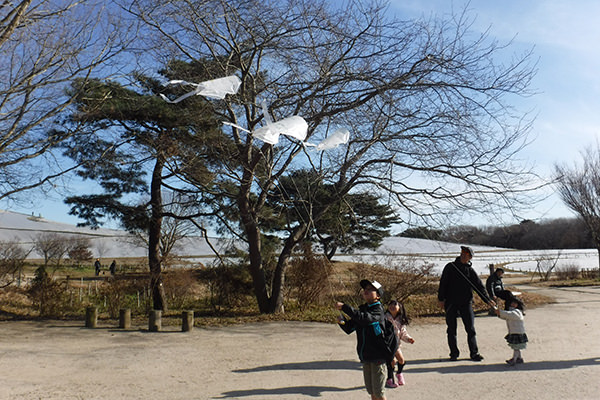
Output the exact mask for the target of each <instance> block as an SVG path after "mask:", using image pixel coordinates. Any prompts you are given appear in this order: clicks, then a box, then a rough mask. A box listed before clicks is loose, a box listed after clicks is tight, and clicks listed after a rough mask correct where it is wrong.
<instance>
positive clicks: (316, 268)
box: [286, 244, 333, 311]
mask: <svg viewBox="0 0 600 400" xmlns="http://www.w3.org/2000/svg"><path fill="white" fill-rule="evenodd" d="M331 274H332V268H331V263H330V262H329V261H328V260H327V258H326V257H324V256H315V255H314V253H313V252H312V249H311V247H310V244H307V245H304V246H303V248H302V256H301V257H298V258H295V259H293V260H292V261H291V263H290V266H289V267H288V270H287V275H286V283H287V292H288V296H286V297H288V301H290V300H292V298H293V299H295V300H296V302H297V303H298V307H299V308H300V310H302V311H303V310H305V309H306V308H307V307H308V306H310V305H322V304H323V303H324V301H325V300H328V301H331V296H332V294H333V290H332V287H331V284H330V277H331ZM327 288H329V290H327Z"/></svg>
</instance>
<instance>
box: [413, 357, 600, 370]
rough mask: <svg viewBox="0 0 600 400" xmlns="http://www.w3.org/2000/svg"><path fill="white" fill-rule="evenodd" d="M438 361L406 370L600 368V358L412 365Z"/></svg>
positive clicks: (421, 361) (414, 361) (418, 362)
mask: <svg viewBox="0 0 600 400" xmlns="http://www.w3.org/2000/svg"><path fill="white" fill-rule="evenodd" d="M439 362H444V361H440V360H439V359H433V360H411V361H410V363H409V366H408V367H407V369H409V370H410V372H411V373H427V372H432V371H434V372H438V373H440V374H455V373H482V372H483V373H485V372H502V371H506V370H511V369H518V370H520V371H541V370H558V369H570V368H575V367H582V366H600V357H591V358H584V359H580V360H558V361H533V362H527V361H526V362H525V363H524V364H517V365H516V366H514V367H511V366H509V365H508V364H505V363H501V364H481V363H472V364H469V365H465V364H462V363H460V361H458V362H450V361H446V363H447V366H439V365H436V366H435V367H416V368H415V367H413V366H414V365H421V364H434V363H435V364H438V363H439Z"/></svg>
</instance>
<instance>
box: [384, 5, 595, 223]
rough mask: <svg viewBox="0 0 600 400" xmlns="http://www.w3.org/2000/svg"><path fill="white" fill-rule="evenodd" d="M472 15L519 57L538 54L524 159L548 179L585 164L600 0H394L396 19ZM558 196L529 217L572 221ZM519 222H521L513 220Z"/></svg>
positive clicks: (591, 133)
mask: <svg viewBox="0 0 600 400" xmlns="http://www.w3.org/2000/svg"><path fill="white" fill-rule="evenodd" d="M465 6H466V7H467V9H468V15H469V16H470V17H472V18H474V19H475V21H474V24H473V29H474V30H478V31H482V32H483V31H484V30H486V29H489V32H490V36H491V37H494V38H496V39H498V40H499V41H500V42H507V41H510V40H513V48H514V50H515V52H517V53H518V52H520V51H522V50H523V49H528V48H533V51H534V58H536V59H538V63H537V69H538V71H537V74H536V77H535V78H534V80H533V82H532V86H531V88H532V89H534V90H535V91H536V93H537V94H536V95H535V96H533V97H531V98H527V99H525V100H524V101H523V104H522V107H524V110H525V111H527V110H532V111H533V113H534V114H535V115H536V119H535V122H534V124H533V129H532V132H531V135H532V138H534V141H533V143H532V144H531V145H530V146H529V147H528V148H527V149H526V150H525V151H524V153H523V154H522V156H523V157H524V158H525V159H527V160H529V161H531V162H533V163H535V165H536V167H535V171H536V172H537V173H539V174H540V175H542V176H544V177H549V176H550V174H551V173H552V170H553V166H554V164H555V163H561V164H562V163H566V164H568V165H573V163H575V162H578V161H579V160H580V158H581V157H580V152H581V150H583V149H584V148H586V147H589V146H595V145H596V141H598V140H600V75H599V72H600V51H599V50H600V24H598V22H597V16H598V15H600V1H596V0H576V1H570V2H567V1H562V0H561V1H559V0H544V1H523V0H502V1H500V0H471V1H466V0H454V1H451V0H392V1H391V7H392V10H394V11H396V12H397V13H398V15H404V16H410V17H419V16H424V17H429V16H431V15H433V14H437V15H441V14H448V13H450V12H451V11H452V9H454V10H455V11H456V10H459V11H460V10H462V9H463V8H464V7H465ZM572 216H574V214H573V213H572V212H571V211H570V210H568V209H567V208H566V207H565V206H564V205H563V204H562V202H561V201H560V199H559V198H558V197H557V196H556V195H551V196H550V198H548V200H546V201H545V202H543V203H541V204H539V205H538V206H536V207H535V208H532V210H531V212H530V213H529V214H528V215H527V217H528V218H531V219H539V218H558V217H572ZM515 222H517V221H515Z"/></svg>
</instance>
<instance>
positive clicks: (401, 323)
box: [385, 300, 415, 388]
mask: <svg viewBox="0 0 600 400" xmlns="http://www.w3.org/2000/svg"><path fill="white" fill-rule="evenodd" d="M385 317H386V318H387V319H388V320H390V321H391V322H392V323H393V324H394V332H395V333H396V336H397V337H398V345H399V346H398V350H397V351H396V355H395V357H394V360H392V362H389V363H387V370H388V379H387V381H386V383H385V386H386V387H388V388H396V387H398V386H400V385H404V383H405V381H404V375H402V370H403V369H404V365H405V364H406V360H405V359H404V356H403V355H402V350H401V346H402V342H406V343H411V344H412V343H414V342H415V339H413V338H412V337H411V336H410V335H409V334H408V332H407V331H406V325H408V324H409V322H410V318H408V316H407V315H406V310H405V309H404V305H403V304H402V303H400V302H399V301H397V300H391V301H390V302H389V303H388V308H387V311H386V312H385ZM394 361H395V362H396V364H398V372H397V373H396V378H397V379H398V383H396V382H394Z"/></svg>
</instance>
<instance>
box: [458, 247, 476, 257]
mask: <svg viewBox="0 0 600 400" xmlns="http://www.w3.org/2000/svg"><path fill="white" fill-rule="evenodd" d="M460 250H461V251H466V252H467V253H469V254H470V255H471V257H473V255H474V253H473V249H472V248H470V247H469V246H460Z"/></svg>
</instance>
